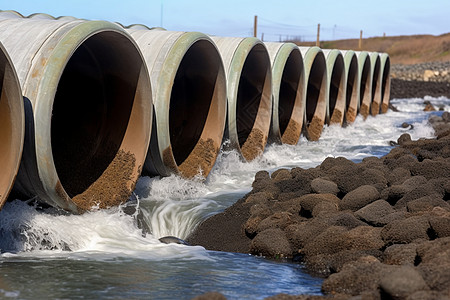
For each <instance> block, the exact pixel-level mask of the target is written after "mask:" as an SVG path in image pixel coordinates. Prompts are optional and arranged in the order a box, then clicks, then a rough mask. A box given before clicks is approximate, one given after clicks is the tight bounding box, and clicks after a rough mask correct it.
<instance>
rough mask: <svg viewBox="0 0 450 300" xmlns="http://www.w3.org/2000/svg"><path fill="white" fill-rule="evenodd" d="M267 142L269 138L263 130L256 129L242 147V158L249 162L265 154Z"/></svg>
mask: <svg viewBox="0 0 450 300" xmlns="http://www.w3.org/2000/svg"><path fill="white" fill-rule="evenodd" d="M266 142H267V137H266V136H265V135H264V133H263V132H262V131H261V130H259V129H257V128H254V129H253V130H252V131H251V132H250V134H249V135H248V138H247V140H246V141H245V143H244V145H242V147H241V152H242V156H244V158H245V159H246V160H247V161H251V160H253V159H255V158H257V157H258V156H260V155H261V154H262V153H263V151H264V145H265V144H266Z"/></svg>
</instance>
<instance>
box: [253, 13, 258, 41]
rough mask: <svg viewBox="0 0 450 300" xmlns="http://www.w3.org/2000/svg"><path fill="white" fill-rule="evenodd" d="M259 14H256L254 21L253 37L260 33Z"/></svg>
mask: <svg viewBox="0 0 450 300" xmlns="http://www.w3.org/2000/svg"><path fill="white" fill-rule="evenodd" d="M257 34H258V16H256V15H255V21H254V22H253V37H257V36H258V35H257Z"/></svg>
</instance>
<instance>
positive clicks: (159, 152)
mask: <svg viewBox="0 0 450 300" xmlns="http://www.w3.org/2000/svg"><path fill="white" fill-rule="evenodd" d="M130 33H131V35H132V36H133V38H134V39H135V40H136V42H137V44H138V45H139V47H140V49H141V51H142V53H143V55H144V57H145V61H146V63H147V67H148V70H149V72H150V79H151V82H152V86H153V103H154V108H155V109H154V110H155V123H154V129H153V132H152V138H151V142H150V148H149V152H148V156H147V159H146V162H145V166H144V171H145V172H144V174H148V175H162V176H168V175H170V174H171V173H175V174H181V175H182V176H184V177H187V178H192V177H194V176H196V175H197V174H201V175H202V176H204V177H206V176H208V174H209V172H210V171H211V169H212V167H213V166H214V163H215V161H216V158H217V155H218V153H219V150H220V146H221V143H222V137H223V132H224V128H225V119H226V101H227V100H226V78H225V70H224V67H223V64H222V60H221V57H220V54H219V51H218V50H217V48H216V46H215V44H214V43H213V42H212V40H211V39H210V38H209V37H208V36H206V35H204V34H202V33H198V32H173V31H165V30H145V29H140V30H139V29H138V28H136V27H133V28H130Z"/></svg>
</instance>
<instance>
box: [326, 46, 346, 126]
mask: <svg viewBox="0 0 450 300" xmlns="http://www.w3.org/2000/svg"><path fill="white" fill-rule="evenodd" d="M344 71H345V64H344V59H343V57H342V55H338V56H336V60H335V62H334V65H333V71H332V73H331V78H329V81H330V91H329V93H330V94H329V102H328V103H329V104H328V105H329V112H330V124H342V122H343V120H344V110H345V80H344V76H345V72H344Z"/></svg>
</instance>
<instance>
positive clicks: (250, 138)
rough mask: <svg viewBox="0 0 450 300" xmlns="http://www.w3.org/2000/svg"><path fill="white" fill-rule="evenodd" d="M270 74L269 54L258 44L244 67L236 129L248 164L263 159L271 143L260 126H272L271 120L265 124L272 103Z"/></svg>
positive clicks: (239, 91) (238, 99)
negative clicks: (269, 124) (267, 146)
mask: <svg viewBox="0 0 450 300" xmlns="http://www.w3.org/2000/svg"><path fill="white" fill-rule="evenodd" d="M269 72H270V59H269V57H268V54H267V50H266V49H265V48H264V46H263V45H262V44H256V45H255V46H254V47H253V48H252V49H251V50H250V52H249V53H248V55H247V58H246V60H245V63H244V65H243V67H242V71H241V77H240V79H239V87H238V92H237V101H236V129H237V134H238V140H239V146H240V148H241V152H242V155H243V156H244V158H245V159H246V160H253V159H254V158H256V157H257V156H259V155H260V154H261V153H262V152H263V150H264V147H265V144H266V142H267V132H263V131H262V129H261V128H260V127H261V126H260V125H261V124H257V122H260V123H261V122H262V123H264V122H270V119H269V120H263V119H264V117H263V116H267V118H270V105H267V104H268V103H271V101H270V99H271V89H270V84H271V80H270V73H269ZM258 116H259V120H257V118H258ZM267 128H269V127H268V126H267Z"/></svg>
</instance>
